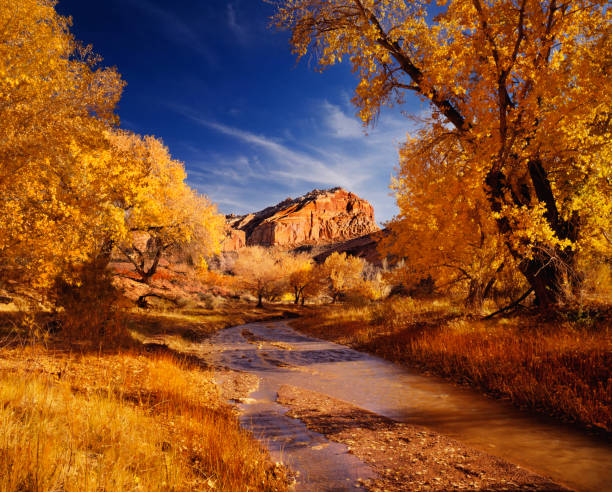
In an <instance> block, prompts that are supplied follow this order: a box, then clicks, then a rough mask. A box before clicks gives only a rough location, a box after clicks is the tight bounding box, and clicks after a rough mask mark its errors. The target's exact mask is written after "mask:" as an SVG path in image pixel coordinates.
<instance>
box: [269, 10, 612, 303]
mask: <svg viewBox="0 0 612 492" xmlns="http://www.w3.org/2000/svg"><path fill="white" fill-rule="evenodd" d="M611 21H612V11H611V10H610V8H609V4H608V2H607V1H605V0H595V1H582V0H577V1H570V2H566V3H563V4H559V3H558V2H556V1H555V0H548V1H541V2H528V1H519V2H516V1H512V0H494V1H491V2H481V1H480V0H450V1H443V2H435V3H434V2H431V1H416V2H406V1H405V0H323V1H319V0H284V1H282V2H280V4H279V6H278V9H277V13H276V16H275V18H274V23H275V24H276V25H277V26H278V27H281V28H289V29H291V31H292V38H291V44H292V47H293V51H294V53H295V54H296V55H297V56H298V57H302V56H304V55H306V54H307V53H308V52H309V51H311V52H313V53H314V54H315V55H316V56H317V57H318V61H319V67H320V68H325V67H327V66H328V65H333V64H336V63H340V62H341V61H342V60H347V61H349V62H350V64H351V65H352V68H353V71H354V72H355V73H356V74H357V75H358V78H359V82H358V85H357V87H356V90H355V96H354V98H353V102H354V103H355V105H356V106H357V109H358V114H359V116H360V117H361V119H362V120H363V122H364V124H370V123H373V122H375V120H376V117H377V116H378V114H379V112H380V111H381V109H382V108H383V107H384V106H391V105H395V104H402V103H403V102H404V97H405V94H406V93H407V92H412V93H415V94H417V95H418V96H419V97H420V98H421V100H423V101H425V102H427V103H429V106H430V109H431V116H430V117H429V118H428V121H427V124H426V127H427V129H428V134H429V135H430V136H433V137H434V138H438V137H440V136H441V135H443V134H445V133H446V134H449V135H452V136H454V138H455V139H456V142H457V145H458V147H459V148H460V152H461V156H460V158H456V159H453V161H449V162H448V165H449V166H453V167H454V170H453V173H454V174H458V173H459V172H460V171H461V170H462V169H466V170H468V172H469V173H470V174H472V175H474V176H478V177H479V181H478V182H477V183H476V184H477V186H476V187H474V188H470V187H469V186H468V187H466V188H464V189H462V190H461V193H462V194H463V195H465V197H466V198H470V197H472V205H471V206H472V207H473V208H474V209H475V208H476V205H475V204H476V202H477V201H478V200H481V199H482V198H483V197H484V200H485V202H484V203H483V206H484V207H486V210H487V211H486V214H487V215H488V220H493V221H495V223H496V227H497V229H498V231H499V233H500V234H501V236H502V238H503V242H504V246H505V248H506V249H507V250H508V252H509V253H510V254H511V255H512V256H513V258H514V259H515V261H516V265H517V267H518V269H519V270H520V272H521V273H522V274H523V275H524V276H525V278H526V280H527V281H528V282H529V284H530V285H531V287H532V288H533V289H534V290H535V292H536V296H537V297H538V300H539V302H540V304H541V305H542V306H551V305H554V304H557V303H558V302H561V301H563V300H565V299H566V294H567V292H568V288H567V287H569V286H574V287H575V286H576V285H577V284H579V282H580V275H579V274H577V273H576V266H577V263H576V254H577V252H580V251H581V250H585V249H588V248H596V249H602V248H603V249H605V250H606V251H607V252H608V253H607V254H610V246H611V244H610V241H609V240H608V239H606V236H607V237H608V238H609V236H610V229H611V223H612V200H610V196H612V181H611V180H610V176H611V175H612V138H611V136H612V119H611V118H610V114H612V76H611V75H612V74H611V73H610V72H611V67H612V63H611V55H610V53H612V32H611V31H612V28H611ZM400 179H401V178H400ZM403 189H404V188H400V190H403ZM400 193H401V191H400ZM455 196H457V194H456V190H455V189H452V188H450V189H448V190H447V191H446V192H445V193H444V194H443V195H441V196H440V197H439V198H440V200H439V201H440V203H442V202H443V201H445V200H446V199H450V201H451V203H452V202H453V200H454V197H455ZM484 210H485V208H483V211H484ZM449 212H450V213H453V211H452V210H450V209H449Z"/></svg>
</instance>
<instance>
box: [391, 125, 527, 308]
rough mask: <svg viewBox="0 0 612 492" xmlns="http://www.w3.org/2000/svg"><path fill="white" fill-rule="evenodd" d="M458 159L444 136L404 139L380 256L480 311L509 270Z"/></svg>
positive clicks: (483, 200) (475, 179) (477, 185)
mask: <svg viewBox="0 0 612 492" xmlns="http://www.w3.org/2000/svg"><path fill="white" fill-rule="evenodd" d="M462 159H463V154H462V152H461V147H460V145H459V142H458V141H457V139H456V137H455V136H454V135H453V134H452V133H447V132H442V134H441V135H439V136H438V137H437V138H436V137H434V136H433V135H432V134H431V131H429V130H423V131H422V132H421V133H420V134H419V135H418V137H416V138H409V140H408V142H406V143H405V144H404V145H403V146H402V148H401V149H400V168H399V170H398V174H397V177H395V178H394V179H393V180H392V188H393V190H394V191H395V193H396V196H397V204H398V206H399V209H400V213H399V214H398V216H397V217H395V218H394V219H393V220H392V221H391V222H390V223H389V224H388V227H389V229H390V231H391V235H390V236H389V237H388V238H386V239H385V241H384V244H383V245H382V249H383V250H384V251H385V252H386V254H390V255H394V256H395V257H398V258H403V259H404V265H403V267H402V268H403V269H406V270H407V271H408V273H409V274H410V275H411V276H412V277H413V279H414V280H419V279H424V278H429V277H431V278H432V279H434V280H435V284H436V287H437V288H438V289H441V290H448V289H449V288H455V289H456V288H457V287H458V286H462V287H463V288H464V289H465V290H466V291H467V296H466V304H467V305H468V306H470V307H473V308H480V307H481V305H482V301H483V300H484V299H485V298H486V297H489V296H490V295H491V293H492V291H493V287H494V285H495V283H496V282H497V281H498V280H499V278H500V276H501V274H502V273H503V271H504V270H506V271H510V270H512V269H513V268H514V266H515V265H514V259H513V258H512V256H511V255H510V254H509V253H508V251H507V249H506V248H505V245H504V242H503V238H502V236H501V235H500V234H499V231H498V229H497V227H496V223H495V220H494V219H493V217H491V214H490V213H489V211H488V206H487V205H488V204H487V197H486V195H485V193H484V190H483V188H482V186H481V181H480V178H481V176H480V174H479V173H474V172H473V170H472V169H471V168H470V166H465V165H462V164H461V163H460V162H459V161H461V160H462ZM442 197H446V198H444V199H443V198H442ZM396 273H398V272H396Z"/></svg>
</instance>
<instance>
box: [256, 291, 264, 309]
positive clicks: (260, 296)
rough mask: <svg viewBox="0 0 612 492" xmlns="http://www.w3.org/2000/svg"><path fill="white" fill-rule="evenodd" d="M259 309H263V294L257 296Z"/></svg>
mask: <svg viewBox="0 0 612 492" xmlns="http://www.w3.org/2000/svg"><path fill="white" fill-rule="evenodd" d="M257 307H258V308H261V307H263V294H262V293H261V292H259V293H258V294H257Z"/></svg>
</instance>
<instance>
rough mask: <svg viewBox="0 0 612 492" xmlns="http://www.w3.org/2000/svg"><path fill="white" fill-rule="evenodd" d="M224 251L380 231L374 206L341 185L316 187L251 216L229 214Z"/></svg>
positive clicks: (323, 240)
mask: <svg viewBox="0 0 612 492" xmlns="http://www.w3.org/2000/svg"><path fill="white" fill-rule="evenodd" d="M227 224H228V230H227V237H226V240H225V243H224V250H225V251H235V250H237V249H240V248H241V247H244V246H253V245H261V246H281V247H287V248H288V249H290V248H294V247H297V246H300V245H313V246H316V245H324V244H331V243H338V242H342V241H348V240H352V239H355V238H359V237H361V236H364V235H367V234H371V233H374V232H377V231H379V230H380V228H379V227H378V226H377V225H376V221H375V219H374V208H373V207H372V205H370V203H369V202H368V201H366V200H364V199H362V198H359V197H358V196H357V195H355V194H354V193H351V192H349V191H346V190H344V189H342V188H332V189H329V190H313V191H311V192H310V193H308V194H306V195H304V196H302V197H299V198H295V199H292V198H288V199H286V200H284V201H283V202H281V203H279V204H277V205H275V206H273V207H268V208H265V209H263V210H260V211H259V212H255V213H252V214H248V215H242V216H235V215H228V216H227Z"/></svg>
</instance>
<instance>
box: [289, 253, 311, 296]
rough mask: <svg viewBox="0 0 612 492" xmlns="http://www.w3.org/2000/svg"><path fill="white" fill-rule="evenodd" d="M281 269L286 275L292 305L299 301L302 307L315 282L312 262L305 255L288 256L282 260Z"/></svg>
mask: <svg viewBox="0 0 612 492" xmlns="http://www.w3.org/2000/svg"><path fill="white" fill-rule="evenodd" d="M283 267H284V269H285V271H286V272H287V274H288V284H289V287H290V289H291V293H292V295H293V303H294V304H299V302H300V299H301V301H302V305H303V304H304V303H305V296H306V295H308V294H310V292H311V291H312V287H314V284H315V283H316V281H317V275H316V272H315V263H314V261H313V260H312V258H310V256H308V255H307V254H305V253H301V254H299V253H298V254H288V255H287V256H286V257H285V258H284V259H283Z"/></svg>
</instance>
